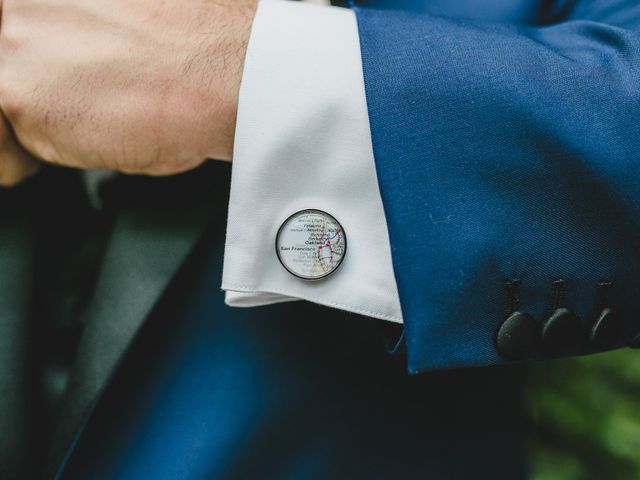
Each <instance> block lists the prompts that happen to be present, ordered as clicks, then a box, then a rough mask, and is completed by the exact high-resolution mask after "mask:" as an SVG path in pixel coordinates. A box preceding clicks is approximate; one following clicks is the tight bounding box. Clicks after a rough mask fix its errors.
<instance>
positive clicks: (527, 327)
mask: <svg viewBox="0 0 640 480" xmlns="http://www.w3.org/2000/svg"><path fill="white" fill-rule="evenodd" d="M539 339H540V324H539V323H538V322H536V321H535V320H534V319H533V317H531V315H529V314H527V313H524V312H514V313H512V314H511V315H510V316H509V318H507V319H506V320H505V321H504V323H503V324H502V325H501V326H500V329H499V330H498V334H497V335H496V348H497V350H498V353H499V354H500V355H501V356H502V357H504V358H506V359H509V360H523V359H525V358H527V357H529V356H530V355H531V354H532V353H533V351H534V350H535V349H536V347H537V346H538V341H539Z"/></svg>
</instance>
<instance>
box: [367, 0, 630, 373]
mask: <svg viewBox="0 0 640 480" xmlns="http://www.w3.org/2000/svg"><path fill="white" fill-rule="evenodd" d="M363 3H364V5H363V6H362V7H361V8H358V9H357V10H356V11H357V14H358V19H359V27H360V36H361V43H362V56H363V61H364V75H365V82H366V91H367V99H368V106H369V115H370V121H371V129H372V135H373V143H374V152H375V158H376V163H377V169H378V177H379V181H380V188H381V191H382V198H383V203H384V207H385V213H386V216H387V220H388V225H389V233H390V238H391V248H392V255H393V262H394V266H395V273H396V277H397V282H398V288H399V292H400V300H401V304H402V310H403V315H404V319H405V325H406V329H405V340H406V346H407V351H408V358H409V370H410V371H411V372H421V371H425V370H429V369H441V368H456V367H469V366H479V365H491V364H496V363H501V362H504V361H506V360H511V359H514V358H515V359H530V358H541V357H552V356H563V355H571V354H579V353H589V352H594V351H599V350H605V349H609V348H615V347H619V346H624V345H627V344H628V343H629V342H631V341H633V338H634V337H635V336H637V334H638V330H639V327H640V295H639V293H640V135H639V134H640V33H638V28H639V27H640V4H638V2H636V1H628V0H627V1H625V0H598V1H579V0H578V1H572V2H569V1H556V2H531V1H527V0H514V1H512V2H501V1H490V0H484V1H468V2H465V1H444V0H443V1H428V2H426V1H425V2H421V3H420V5H419V6H420V7H422V9H423V10H424V11H425V12H433V13H436V14H438V15H430V14H416V13H407V12H400V11H382V10H380V11H376V10H371V9H369V8H367V5H366V2H363ZM371 3H373V4H376V3H384V2H371ZM505 3H508V6H507V7H504V5H505ZM412 5H413V6H418V5H417V3H416V2H412ZM447 13H453V14H455V15H460V16H461V17H456V18H447V17H443V16H441V15H440V14H447ZM497 21H499V22H497ZM513 315H515V316H513ZM510 317H511V320H510V322H511V323H510V324H507V325H506V326H505V330H504V331H502V332H501V331H500V328H501V327H502V326H503V324H504V322H505V320H507V319H509V318H510ZM500 335H502V338H500ZM500 340H502V341H503V342H504V343H507V344H508V345H506V346H505V348H503V349H502V350H503V351H501V349H500V345H497V347H498V348H496V342H497V341H498V342H499V341H500ZM511 347H514V348H513V350H512V349H511Z"/></svg>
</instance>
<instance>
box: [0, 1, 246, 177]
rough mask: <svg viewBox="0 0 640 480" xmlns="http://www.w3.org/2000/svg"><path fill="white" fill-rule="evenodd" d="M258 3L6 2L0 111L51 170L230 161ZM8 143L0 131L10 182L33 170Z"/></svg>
mask: <svg viewBox="0 0 640 480" xmlns="http://www.w3.org/2000/svg"><path fill="white" fill-rule="evenodd" d="M256 1H257V0H188V1H185V0H138V1H135V2H132V1H128V0H65V1H61V0H4V5H3V6H2V26H1V29H0V107H1V109H2V112H3V113H4V116H5V117H6V119H7V120H8V122H9V123H10V125H11V127H12V128H13V134H15V139H17V141H18V142H19V143H20V144H21V145H22V146H23V147H24V149H25V150H26V151H28V152H29V153H31V154H32V155H33V156H35V157H37V158H39V159H41V160H44V161H46V162H50V163H54V164H61V165H66V166H70V167H77V168H103V169H110V170H116V171H119V172H124V173H142V174H150V175H169V174H173V173H179V172H181V171H185V170H188V169H191V168H194V167H196V166H198V165H199V164H201V163H202V162H203V161H204V160H206V159H207V158H215V159H220V160H231V156H232V150H233V135H234V130H235V120H236V112H237V103H238V91H239V86H240V80H241V76H242V69H243V64H244V55H245V51H246V45H247V41H248V38H249V33H250V29H251V22H252V19H253V16H254V13H255V8H256ZM0 3H1V2H0ZM4 127H7V126H6V125H4ZM11 137H12V133H11V130H10V129H8V128H6V132H2V131H0V183H2V182H3V180H2V179H3V177H4V178H6V179H5V180H4V183H5V184H6V183H16V182H17V181H18V180H19V178H20V177H21V176H26V175H28V174H29V173H31V172H32V171H33V169H34V161H33V159H31V158H29V155H28V154H27V153H26V152H25V151H23V150H21V149H20V147H19V146H18V145H17V144H16V142H15V141H14V139H12V138H11ZM16 165H19V167H17V166H16ZM7 172H8V173H7ZM7 179H8V180H7Z"/></svg>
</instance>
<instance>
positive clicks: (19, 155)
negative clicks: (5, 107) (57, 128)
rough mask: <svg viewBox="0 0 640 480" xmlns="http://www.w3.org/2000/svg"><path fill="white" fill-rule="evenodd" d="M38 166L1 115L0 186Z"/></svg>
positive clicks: (14, 181)
mask: <svg viewBox="0 0 640 480" xmlns="http://www.w3.org/2000/svg"><path fill="white" fill-rule="evenodd" d="M0 1H2V0H0ZM39 168H40V163H39V162H38V161H37V160H36V159H35V158H33V157H32V156H31V155H30V154H29V153H28V152H26V151H25V150H24V149H23V148H22V147H21V146H20V144H19V143H18V142H17V141H16V139H15V137H14V136H13V133H12V131H11V128H10V126H9V124H8V123H7V121H6V120H5V119H4V117H3V118H2V119H1V121H0V187H13V186H15V185H17V184H19V183H20V182H22V181H23V180H25V179H27V178H29V177H30V176H32V175H33V174H34V173H36V172H37V171H38V170H39Z"/></svg>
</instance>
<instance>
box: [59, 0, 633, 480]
mask: <svg viewBox="0 0 640 480" xmlns="http://www.w3.org/2000/svg"><path fill="white" fill-rule="evenodd" d="M373 7H375V8H373ZM378 8H379V9H378ZM417 11H419V12H417ZM356 12H357V16H358V21H359V28H360V35H361V44H362V56H363V63H364V75H365V83H366V93H367V100H368V106H369V114H370V121H371V129H372V136H373V142H374V150H375V157H376V164H377V170H378V177H379V181H380V188H381V192H382V197H383V203H384V207H385V212H386V216H387V220H388V225H389V233H390V238H391V245H392V255H393V261H394V267H395V273H396V277H397V281H398V287H399V292H400V299H401V304H402V309H403V314H404V318H405V326H406V328H405V332H404V341H405V345H406V351H407V354H408V357H407V358H408V368H409V371H410V372H413V373H416V372H423V371H427V370H438V369H454V368H458V367H472V366H480V365H491V364H499V363H506V362H508V361H510V360H511V358H513V357H516V356H517V357H519V359H523V358H531V359H535V358H541V357H544V356H559V355H565V354H567V355H568V354H573V353H587V352H590V351H596V350H602V349H605V348H613V347H616V346H622V345H624V344H626V343H628V342H629V341H630V339H631V338H632V337H633V336H634V335H635V333H636V331H637V328H638V326H637V324H636V321H638V320H640V301H639V300H638V298H640V296H639V295H638V293H639V292H638V272H640V254H639V253H638V252H639V249H638V247H639V246H640V225H639V222H640V204H639V202H638V200H640V172H639V171H638V166H639V165H638V164H639V163H640V162H638V161H637V159H638V158H639V156H638V153H637V152H638V151H640V148H639V147H640V136H639V135H637V133H638V125H640V121H639V120H640V118H639V117H640V115H639V113H638V112H639V108H638V106H639V103H640V88H639V81H640V57H639V55H640V36H639V35H638V34H636V33H635V32H634V28H635V27H637V26H638V22H640V7H637V6H636V2H632V1H622V0H618V1H615V0H607V1H595V2H594V1H589V2H580V1H572V2H569V1H566V2H565V1H557V2H542V1H541V2H533V1H526V0H513V1H511V2H503V1H501V0H482V1H481V0H458V1H452V0H429V1H427V0H425V1H421V2H418V1H414V2H408V1H407V2H400V1H399V0H397V1H393V2H392V1H388V2H385V1H373V0H372V1H370V2H361V3H360V4H359V5H358V7H357V8H356ZM447 15H449V16H450V17H447ZM208 168H209V169H211V170H212V171H213V174H212V175H211V176H210V177H207V176H205V180H206V181H205V182H204V183H205V184H206V185H207V189H206V191H208V192H210V191H211V190H217V191H218V194H220V192H222V194H224V191H225V188H226V187H225V185H226V183H225V182H227V181H228V180H227V178H226V174H225V173H224V171H223V170H224V169H226V168H227V167H225V166H215V167H214V166H209V167H208ZM201 173H202V172H201ZM164 181H165V182H171V181H172V180H164ZM215 182H219V183H217V185H218V186H217V187H216V188H214V189H212V187H211V185H213V184H214V183H215ZM134 190H137V188H135V189H134ZM163 196H165V197H166V194H165V195H163ZM172 198H179V195H178V196H176V195H172ZM203 204H207V205H220V204H221V202H220V201H219V199H218V200H216V201H213V200H212V201H211V202H203ZM150 208H151V207H149V206H145V208H144V209H143V211H144V215H147V216H148V212H149V211H150ZM191 210H193V209H192V208H191V209H190V210H189V211H191ZM214 210H215V211H213V210H209V211H207V215H206V216H208V218H209V219H210V221H211V220H212V219H214V220H215V222H214V223H212V224H211V225H210V226H209V227H208V230H207V231H208V233H207V234H206V235H205V236H204V237H202V238H201V239H200V241H199V246H198V248H197V249H196V250H195V251H193V252H192V253H191V254H189V259H188V261H187V263H186V264H185V265H184V266H183V267H182V268H181V271H180V273H179V274H178V276H177V277H175V279H174V280H173V282H172V283H171V284H170V285H169V287H168V289H167V290H166V292H165V295H164V297H163V298H162V299H161V300H160V302H159V303H157V304H155V307H154V308H153V309H152V310H151V312H150V313H149V314H148V315H147V314H146V312H147V308H150V307H149V305H152V304H153V302H152V300H153V296H152V295H149V296H147V297H145V298H146V300H145V301H147V306H146V307H144V308H142V307H141V308H137V305H138V304H139V303H140V301H139V298H138V297H139V295H137V294H135V293H136V284H130V285H129V286H130V288H129V290H128V291H131V292H133V293H131V294H129V296H127V294H125V295H124V296H117V299H116V300H115V301H116V302H119V303H117V304H116V305H115V306H114V305H113V304H107V305H106V306H105V305H98V306H97V307H96V308H95V309H94V310H95V311H96V312H97V313H96V315H97V317H96V318H101V319H102V320H103V321H95V322H93V323H92V324H91V328H89V332H88V333H85V338H84V339H83V343H82V344H81V347H80V350H81V351H83V348H85V349H86V351H87V352H93V351H95V350H96V349H98V350H101V351H104V352H105V356H106V358H108V359H109V362H110V363H109V367H108V368H107V367H104V366H103V365H104V362H103V363H100V364H95V363H94V364H91V363H89V364H88V365H89V367H86V366H84V368H80V370H79V371H80V372H81V373H79V374H77V375H76V377H75V378H76V380H75V383H74V384H73V385H74V386H77V388H76V389H75V390H73V391H72V392H71V394H70V410H69V412H72V413H73V415H71V414H70V415H69V417H70V418H71V420H68V421H67V422H66V426H65V428H63V429H62V431H63V435H62V436H61V437H60V438H63V439H64V438H65V437H64V432H66V433H67V434H69V433H72V434H73V435H72V436H71V437H69V438H71V439H72V442H71V443H70V444H65V443H60V444H59V445H65V448H64V451H65V455H64V461H63V462H62V464H61V466H60V463H57V462H55V459H56V457H55V455H54V457H53V458H54V465H55V466H56V469H57V471H58V474H59V476H60V477H62V478H92V479H93V478H118V479H141V478H153V479H165V478H166V479H177V478H179V479H204V478H216V479H218V478H220V479H235V478H238V479H247V478H249V479H251V478H260V479H265V478H267V479H269V478H279V479H280V478H286V479H289V478H290V479H327V478H332V479H334V478H336V479H342V478H344V479H354V478H366V479H372V478H380V479H388V478H407V479H413V478H435V479H441V478H442V479H444V478H447V479H449V478H469V477H470V476H473V478H491V479H499V478H505V479H515V478H522V477H523V476H524V468H523V464H522V451H523V450H522V434H523V431H524V422H523V420H522V416H521V411H520V394H519V392H520V389H519V384H520V379H521V371H520V370H519V369H518V368H514V367H511V366H508V367H501V368H490V369H466V370H456V371H453V372H438V373H433V372H432V373H428V374H425V375H417V376H412V377H411V376H406V375H405V374H404V371H405V367H406V365H405V363H404V358H403V357H402V356H400V357H394V356H390V355H389V354H388V353H387V352H386V351H385V349H384V347H383V338H384V335H381V334H380V332H379V331H378V328H379V325H380V324H379V322H377V321H374V320H371V319H366V318H362V317H358V316H355V315H349V314H345V313H343V312H337V311H330V310H327V309H323V308H321V307H317V306H313V305H304V304H300V303H298V304H287V305H278V306H271V307H264V308H258V309H251V310H231V309H228V308H226V307H225V306H224V305H223V302H222V297H221V295H220V294H219V293H218V288H219V287H218V286H219V284H220V283H219V280H220V256H221V255H220V252H221V250H220V249H221V248H222V238H223V234H222V230H223V225H224V208H223V207H221V208H219V209H214ZM159 213H160V214H159V215H158V217H159V218H163V219H164V221H165V222H166V221H167V220H166V218H167V212H166V209H164V208H160V209H159ZM136 218H138V217H135V216H129V217H127V220H126V221H124V222H122V225H123V228H124V227H127V228H128V229H130V230H131V231H135V232H137V233H139V232H140V231H144V229H145V227H148V226H149V225H152V226H153V224H152V222H150V221H149V220H148V219H147V217H144V218H145V219H144V220H139V219H138V220H136ZM216 219H217V220H216ZM152 230H154V231H155V230H157V231H160V232H164V230H162V229H161V228H159V229H156V227H153V229H152ZM173 231H174V230H173V229H172V230H171V232H173ZM118 232H120V230H118V229H116V234H117V233H118ZM115 238H116V240H115V241H114V240H112V243H113V244H114V245H115V246H116V247H117V246H118V245H119V243H118V239H117V238H118V237H117V235H116V236H115ZM140 238H141V239H140V240H139V241H138V243H137V244H136V245H137V246H134V248H133V250H135V252H136V254H137V255H138V256H144V255H150V254H153V252H154V249H149V248H147V246H148V239H149V238H150V237H145V236H144V235H142V236H141V237H140ZM122 245H126V248H124V247H122V246H121V247H120V250H117V248H116V247H113V248H116V250H117V252H126V251H131V250H132V248H131V247H130V246H129V245H128V244H126V243H122ZM213 245H218V247H217V248H218V250H217V251H216V249H215V248H213V247H212V246H213ZM117 252H116V253H117ZM116 253H114V254H112V255H110V254H108V255H107V265H106V267H105V268H106V270H107V271H109V265H110V262H111V263H113V262H115V261H117V259H118V258H119V257H118V255H117V254H116ZM123 255H124V253H123ZM165 257H166V256H165V255H156V257H154V259H153V262H151V263H152V264H153V265H156V264H162V262H163V261H164V258H165ZM126 267H127V265H124V266H123V267H122V268H125V269H126ZM138 270H141V269H140V268H137V269H136V271H132V272H129V274H128V276H127V277H124V280H123V281H125V282H126V281H127V278H134V279H135V278H137V277H136V275H137V274H138ZM152 278H155V277H152ZM129 281H130V280H129ZM105 283H106V284H107V285H106V287H104V289H105V292H108V289H109V288H116V287H118V286H119V285H120V283H121V282H111V283H109V282H105ZM120 288H121V287H120ZM97 297H98V298H101V295H98V296H97ZM123 297H124V298H125V299H126V302H124V301H122V300H120V299H121V298H123ZM123 302H124V303H123ZM127 302H129V303H127ZM132 305H133V306H134V307H136V308H134V310H135V309H137V311H139V312H144V313H145V315H144V317H145V318H146V322H145V325H144V327H142V328H141V329H139V331H138V329H137V326H136V328H133V327H132V326H131V322H130V321H129V320H128V319H126V318H125V317H126V316H127V315H128V312H130V311H131V310H132ZM603 311H608V312H615V315H610V316H605V317H602V312H603ZM121 317H122V318H121ZM139 317H142V315H141V314H140V315H139ZM105 320H108V321H105ZM550 320H551V321H550ZM509 322H510V323H509ZM598 322H599V323H598ZM114 325H115V326H114ZM505 325H507V327H505V328H507V330H506V331H503V330H502V329H503V327H504V326H505ZM122 332H125V333H122ZM134 333H135V334H136V335H135V341H134V342H133V343H128V340H127V339H128V338H129V337H131V338H133V337H134V335H133V334H134ZM105 338H107V339H108V340H109V341H108V342H107V343H106V344H105V340H104V339H105ZM500 342H503V343H504V342H506V346H505V345H502V348H503V350H502V351H500ZM510 342H511V346H509V344H510ZM113 344H115V345H118V349H116V350H117V352H116V353H112V350H114V349H113V348H111V347H110V345H113ZM105 345H106V346H105ZM514 345H515V347H514ZM121 351H126V352H127V353H126V355H125V356H120V353H119V352H121ZM500 352H502V353H500ZM523 353H524V354H526V355H524V354H523ZM505 354H506V355H505ZM96 375H97V376H98V377H99V378H100V379H101V380H99V381H96V380H95V378H96ZM87 386H88V387H87ZM69 445H71V446H70V447H69Z"/></svg>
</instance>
